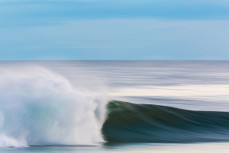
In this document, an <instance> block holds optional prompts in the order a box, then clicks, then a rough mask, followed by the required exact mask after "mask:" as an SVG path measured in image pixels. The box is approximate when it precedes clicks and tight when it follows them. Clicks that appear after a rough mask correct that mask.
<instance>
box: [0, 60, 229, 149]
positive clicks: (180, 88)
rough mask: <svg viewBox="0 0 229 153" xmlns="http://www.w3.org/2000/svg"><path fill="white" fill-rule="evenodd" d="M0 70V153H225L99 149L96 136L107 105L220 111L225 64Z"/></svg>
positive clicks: (224, 102) (189, 145) (50, 64)
mask: <svg viewBox="0 0 229 153" xmlns="http://www.w3.org/2000/svg"><path fill="white" fill-rule="evenodd" d="M0 73H1V76H0V98H1V101H0V104H1V107H0V146H1V148H0V152H57V153H58V152H60V153H62V152H63V153H65V152H66V153H68V152H157V153H164V152H172V153H173V152H176V153H177V152H190V153H192V152H200V153H201V152H208V153H209V152H210V153H211V152H216V151H218V152H228V151H229V147H228V143H227V141H226V142H225V141H224V142H221V141H217V142H201V141H199V142H184V143H177V142H175V143H150V142H147V143H146V142H144V143H143V142H141V143H118V144H107V143H106V140H104V139H103V135H102V132H101V128H102V125H103V123H104V121H105V120H106V114H107V110H106V104H107V102H108V101H110V100H120V101H127V102H130V103H135V104H154V105H160V106H169V107H175V108H179V109H186V110H193V111H216V112H228V111H229V62H227V61H21V62H18V61H17V62H16V61H11V62H1V63H0ZM225 122H226V123H228V122H229V121H228V120H226V121H225ZM218 132H221V131H218ZM224 136H225V137H226V138H227V137H229V135H228V133H225V134H224ZM171 139H172V138H171Z"/></svg>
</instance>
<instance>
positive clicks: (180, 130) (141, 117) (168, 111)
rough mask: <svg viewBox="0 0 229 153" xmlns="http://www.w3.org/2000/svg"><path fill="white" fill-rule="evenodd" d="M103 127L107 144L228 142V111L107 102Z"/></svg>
mask: <svg viewBox="0 0 229 153" xmlns="http://www.w3.org/2000/svg"><path fill="white" fill-rule="evenodd" d="M107 109H108V116H107V120H106V121H105V122H104V124H103V128H102V133H103V136H104V139H105V140H106V141H107V142H110V143H115V142H118V143H123V142H154V143H186V142H211V141H229V112H214V111H190V110H183V109H178V108H172V107H166V106H158V105H148V104H132V103H127V102H120V101H111V102H110V103H109V104H108V105H107Z"/></svg>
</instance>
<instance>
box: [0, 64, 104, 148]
mask: <svg viewBox="0 0 229 153" xmlns="http://www.w3.org/2000/svg"><path fill="white" fill-rule="evenodd" d="M0 72H1V75H0V147H24V146H29V145H91V144H97V143H99V142H103V138H102V135H101V127H102V123H103V121H104V118H103V117H104V116H105V114H104V113H105V109H104V106H105V101H106V100H105V98H104V95H103V96H101V95H100V94H99V90H98V94H97V93H91V91H87V90H85V89H81V88H80V87H77V86H73V85H72V84H71V83H70V82H69V81H68V80H67V79H66V78H65V77H63V76H61V75H59V74H56V73H54V72H52V71H50V70H47V69H45V68H42V67H37V66H31V67H25V68H17V69H13V68H9V69H1V70H0ZM94 79H95V78H94ZM79 81H80V80H79ZM92 86H93V84H92Z"/></svg>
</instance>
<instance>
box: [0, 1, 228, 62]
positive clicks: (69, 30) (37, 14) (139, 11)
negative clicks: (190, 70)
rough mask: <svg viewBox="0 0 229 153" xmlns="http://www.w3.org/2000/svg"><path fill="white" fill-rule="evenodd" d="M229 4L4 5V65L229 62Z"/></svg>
mask: <svg viewBox="0 0 229 153" xmlns="http://www.w3.org/2000/svg"><path fill="white" fill-rule="evenodd" d="M228 42H229V1H228V0H217V1H216V0H214V1H213V0H201V1H200V0H0V60H228V59H229V43H228Z"/></svg>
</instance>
